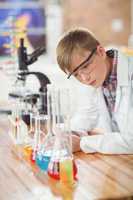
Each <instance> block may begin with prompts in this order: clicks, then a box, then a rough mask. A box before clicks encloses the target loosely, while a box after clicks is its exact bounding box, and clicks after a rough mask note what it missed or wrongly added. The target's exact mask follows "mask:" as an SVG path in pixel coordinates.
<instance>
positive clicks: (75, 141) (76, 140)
mask: <svg viewBox="0 0 133 200" xmlns="http://www.w3.org/2000/svg"><path fill="white" fill-rule="evenodd" d="M72 151H73V152H77V151H81V149H80V137H79V136H77V135H72Z"/></svg>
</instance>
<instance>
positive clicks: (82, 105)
mask: <svg viewBox="0 0 133 200" xmlns="http://www.w3.org/2000/svg"><path fill="white" fill-rule="evenodd" d="M117 80H118V85H117V90H116V102H115V109H114V118H115V120H116V122H117V124H118V128H119V130H116V131H112V127H111V118H110V115H109V112H108V109H107V106H106V104H105V100H104V96H103V93H102V90H101V88H97V89H94V88H91V87H88V86H82V89H81V90H80V96H82V98H81V99H82V100H81V102H79V104H78V110H77V112H76V113H75V116H74V117H73V118H72V120H71V129H72V130H73V131H78V132H82V133H85V132H86V131H90V130H92V129H94V128H96V127H97V128H100V129H102V130H103V134H99V135H92V136H91V135H90V136H83V137H81V142H80V147H81V149H82V150H83V151H84V152H86V153H92V152H100V153H107V154H133V57H129V56H126V55H124V54H123V53H121V52H118V65H117ZM83 135H84V134H83Z"/></svg>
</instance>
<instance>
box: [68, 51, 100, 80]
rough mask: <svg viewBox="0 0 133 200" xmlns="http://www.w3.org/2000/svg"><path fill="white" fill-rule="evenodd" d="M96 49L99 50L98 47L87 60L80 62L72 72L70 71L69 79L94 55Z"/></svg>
mask: <svg viewBox="0 0 133 200" xmlns="http://www.w3.org/2000/svg"><path fill="white" fill-rule="evenodd" d="M96 50H97V47H96V48H95V49H93V50H92V52H91V54H90V55H89V56H88V57H87V58H86V60H84V61H83V62H82V63H80V64H79V65H78V66H77V67H76V68H75V69H74V70H73V71H72V72H71V73H69V75H68V77H67V79H69V78H70V77H71V76H72V75H73V74H74V73H75V72H76V71H77V70H78V69H79V68H81V67H82V66H83V65H84V64H85V63H86V62H88V61H89V60H90V59H91V57H92V56H93V54H94V53H95V52H96Z"/></svg>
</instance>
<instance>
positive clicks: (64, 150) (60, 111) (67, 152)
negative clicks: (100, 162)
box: [48, 87, 77, 183]
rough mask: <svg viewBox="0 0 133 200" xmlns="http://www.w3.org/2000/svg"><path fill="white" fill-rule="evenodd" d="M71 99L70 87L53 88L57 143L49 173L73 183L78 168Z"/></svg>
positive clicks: (54, 129) (54, 125)
mask: <svg viewBox="0 0 133 200" xmlns="http://www.w3.org/2000/svg"><path fill="white" fill-rule="evenodd" d="M69 99H70V98H69V89H68V88H57V87H53V88H52V103H53V105H52V107H53V111H54V116H55V118H54V119H55V121H54V123H53V133H54V134H55V143H54V146H53V151H52V155H51V159H50V163H49V166H48V175H49V176H50V177H52V178H54V179H60V180H61V181H62V182H67V183H68V182H71V183H72V182H73V180H74V177H75V176H76V173H77V168H76V165H75V162H74V160H73V155H72V142H71V133H70V103H69Z"/></svg>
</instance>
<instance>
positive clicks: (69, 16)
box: [62, 0, 131, 45]
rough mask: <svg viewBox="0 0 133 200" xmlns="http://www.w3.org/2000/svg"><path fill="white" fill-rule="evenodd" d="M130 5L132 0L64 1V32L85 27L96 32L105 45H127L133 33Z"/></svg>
mask: <svg viewBox="0 0 133 200" xmlns="http://www.w3.org/2000/svg"><path fill="white" fill-rule="evenodd" d="M130 3H131V2H130V0H67V1H62V6H63V11H64V15H63V22H64V25H63V26H64V31H65V30H67V29H69V28H71V27H74V26H83V27H87V28H89V29H90V30H91V31H92V32H94V33H95V35H96V36H97V37H98V39H99V40H100V41H101V42H102V44H103V45H109V44H116V45H127V44H128V37H129V35H130V31H131V30H130V29H131V19H130V18H131V16H130V15H131V13H130V7H131V5H130ZM112 23H113V25H112ZM112 26H113V29H114V30H113V29H112ZM116 26H117V27H116Z"/></svg>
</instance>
